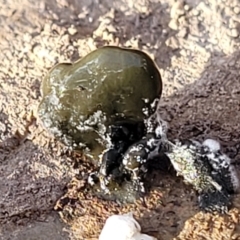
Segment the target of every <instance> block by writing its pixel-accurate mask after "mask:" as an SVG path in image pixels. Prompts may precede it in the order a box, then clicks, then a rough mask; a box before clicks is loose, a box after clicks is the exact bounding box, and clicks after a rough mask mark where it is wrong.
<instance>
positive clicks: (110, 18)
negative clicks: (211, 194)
mask: <svg viewBox="0 0 240 240" xmlns="http://www.w3.org/2000/svg"><path fill="white" fill-rule="evenodd" d="M0 25H1V33H0V40H1V45H0V50H1V54H0V66H1V68H0V172H1V175H0V192H1V195H0V226H1V227H0V238H1V239H19V240H21V239H47V238H51V239H53V240H54V239H61V238H62V239H67V238H72V239H94V237H95V238H96V237H97V236H98V234H99V232H100V229H101V227H102V225H103V223H104V222H105V220H106V219H107V217H108V216H110V215H111V214H113V213H114V214H117V213H121V212H128V211H130V210H133V212H134V214H135V216H136V218H137V220H138V221H139V222H140V224H141V226H142V229H143V232H145V233H149V234H150V235H154V236H156V237H157V238H158V239H159V240H161V239H164V240H168V239H173V238H174V237H177V236H178V235H179V233H180V232H181V231H183V232H182V233H180V235H179V239H192V238H191V236H195V237H196V239H199V240H200V239H214V237H213V235H211V234H213V233H211V234H210V233H209V231H208V230H206V229H207V228H208V225H207V224H206V227H205V228H204V234H203V235H197V234H195V233H196V231H198V228H195V227H194V226H192V225H191V224H190V227H187V226H189V224H188V223H191V221H196V218H197V219H199V220H198V221H199V222H201V221H202V219H204V221H205V222H210V221H212V219H213V218H214V219H215V218H216V217H215V216H209V214H200V213H198V207H197V204H196V194H195V192H194V191H192V190H191V189H190V188H189V187H188V186H186V185H184V184H183V182H182V179H179V178H176V177H175V176H174V174H169V173H161V174H159V173H156V174H154V175H153V178H152V179H151V181H152V184H153V190H152V192H151V193H150V194H149V195H148V196H147V197H146V199H145V203H143V202H137V203H136V204H135V205H131V206H130V205H129V206H125V207H119V206H118V205H117V204H114V203H107V202H103V201H100V200H98V199H94V198H91V196H83V194H78V193H76V192H74V193H75V195H71V197H77V199H78V200H77V201H76V202H77V206H78V208H77V209H78V214H77V212H76V215H75V217H74V218H71V221H69V222H68V226H70V229H68V232H69V234H68V235H69V236H66V233H63V232H62V228H67V225H63V223H61V222H59V221H58V217H57V215H54V213H53V212H52V211H53V208H54V205H55V203H56V201H57V199H59V198H60V197H61V196H62V195H63V194H66V195H69V194H72V192H71V191H72V189H74V187H70V186H69V187H68V191H67V188H66V184H67V183H68V182H69V181H70V180H71V179H72V178H73V176H75V174H78V175H79V174H81V173H86V172H88V171H90V168H91V167H90V166H88V164H87V163H86V162H84V161H83V160H81V156H76V155H74V154H73V153H71V152H69V151H68V149H67V148H66V147H64V146H62V145H60V144H59V143H58V142H57V141H55V140H54V139H53V138H52V137H51V136H50V135H49V134H48V133H47V132H46V131H45V130H44V129H43V128H42V126H41V124H40V123H39V121H38V120H37V116H36V108H37V106H38V104H39V102H40V99H41V96H40V91H39V89H40V88H39V86H40V83H41V81H42V79H43V76H44V75H45V74H46V72H47V70H49V68H51V67H52V66H53V65H54V64H56V63H58V62H65V61H74V60H77V59H78V58H79V57H82V56H84V55H86V54H87V53H89V52H90V51H92V50H94V49H96V48H97V47H99V46H103V45H109V44H111V45H118V46H125V47H133V48H137V49H141V50H143V51H145V52H147V53H148V54H150V56H151V57H152V58H153V59H155V61H156V63H157V64H158V66H159V69H160V72H161V74H162V78H163V84H164V86H163V98H162V101H161V104H160V111H161V113H162V116H163V118H164V119H165V120H167V121H169V123H170V133H169V134H170V138H189V137H192V138H195V139H198V140H201V141H202V140H203V139H205V138H209V137H211V138H216V139H217V140H219V141H220V142H221V144H222V145H223V147H224V151H225V152H226V153H227V154H228V155H230V156H231V157H232V158H233V159H234V160H235V162H236V166H237V169H240V166H239V161H240V160H239V157H240V154H239V148H240V142H239V141H240V140H239V139H240V131H239V127H240V111H239V110H240V81H239V78H240V72H239V69H240V60H239V59H240V52H239V45H240V44H239V33H240V7H239V3H238V1H237V0H222V1H217V0H185V1H183V0H180V1H175V0H161V1H160V0H144V1H143V0H135V1H132V0H130V1H129V0H120V1H108V0H102V1H99V0H82V1H77V0H48V1H45V0H40V1H33V0H21V1H20V0H0ZM73 159H76V161H73ZM73 162H75V165H73ZM76 162H77V163H78V164H76ZM72 181H73V182H74V181H75V180H72ZM76 182H77V181H76ZM78 184H79V183H78ZM80 200H81V201H80ZM239 201H240V200H239V196H238V195H236V196H235V200H234V207H235V208H234V209H233V210H232V211H233V212H231V213H230V216H229V217H228V218H227V217H226V218H222V217H218V220H219V221H220V222H221V223H220V225H219V226H220V227H218V226H216V229H221V230H220V231H225V230H224V229H225V227H224V226H225V225H226V224H233V226H237V224H238V222H239V219H240V218H239V213H238V212H239V210H240V207H239V206H240V202H239ZM81 204H82V205H81ZM89 206H93V207H92V208H90V207H89ZM66 207H68V208H69V210H71V209H72V208H71V206H68V205H66ZM80 210H81V211H80ZM63 212H64V211H63ZM62 217H63V219H64V220H66V219H67V218H64V215H62ZM149 219H151V221H149ZM191 219H192V220H191ZM194 219H195V220H194ZM232 220H233V221H232ZM185 222H186V223H185ZM82 223H84V225H83V224H82ZM69 224H70V225H69ZM184 224H185V225H184ZM81 226H82V227H83V228H81ZM92 229H95V231H94V232H91V230H92ZM233 229H234V230H233V231H232V232H231V231H228V232H229V234H230V235H228V236H227V238H226V237H224V236H221V233H220V235H218V236H220V237H219V238H217V239H231V238H232V239H237V238H239V237H240V231H239V228H237V227H233ZM218 232H219V231H218ZM208 233H209V235H208ZM63 234H65V235H63ZM231 234H232V235H231ZM62 235H63V236H62Z"/></svg>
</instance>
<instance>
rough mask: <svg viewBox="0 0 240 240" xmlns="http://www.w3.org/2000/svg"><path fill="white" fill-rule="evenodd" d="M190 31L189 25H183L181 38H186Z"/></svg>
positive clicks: (180, 33) (180, 31)
mask: <svg viewBox="0 0 240 240" xmlns="http://www.w3.org/2000/svg"><path fill="white" fill-rule="evenodd" d="M188 32H189V29H188V27H183V28H181V30H179V32H178V36H179V37H181V38H185V37H187V35H188Z"/></svg>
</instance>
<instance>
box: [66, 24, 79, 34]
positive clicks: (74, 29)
mask: <svg viewBox="0 0 240 240" xmlns="http://www.w3.org/2000/svg"><path fill="white" fill-rule="evenodd" d="M68 33H69V34H70V35H74V34H76V33H77V29H76V28H75V27H74V26H71V27H69V28H68Z"/></svg>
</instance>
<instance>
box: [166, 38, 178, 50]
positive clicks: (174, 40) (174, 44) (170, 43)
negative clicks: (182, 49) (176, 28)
mask: <svg viewBox="0 0 240 240" xmlns="http://www.w3.org/2000/svg"><path fill="white" fill-rule="evenodd" d="M166 45H167V46H168V47H171V48H173V49H178V48H179V41H178V39H177V38H176V37H175V36H172V37H170V38H168V39H167V40H166Z"/></svg>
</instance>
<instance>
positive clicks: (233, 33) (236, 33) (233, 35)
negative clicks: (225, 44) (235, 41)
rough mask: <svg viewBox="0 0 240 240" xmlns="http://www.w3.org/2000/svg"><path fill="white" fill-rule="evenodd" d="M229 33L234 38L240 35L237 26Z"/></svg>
mask: <svg viewBox="0 0 240 240" xmlns="http://www.w3.org/2000/svg"><path fill="white" fill-rule="evenodd" d="M229 35H230V36H231V37H233V38H237V37H238V36H239V32H238V30H237V29H236V28H233V29H231V30H230V32H229Z"/></svg>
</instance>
